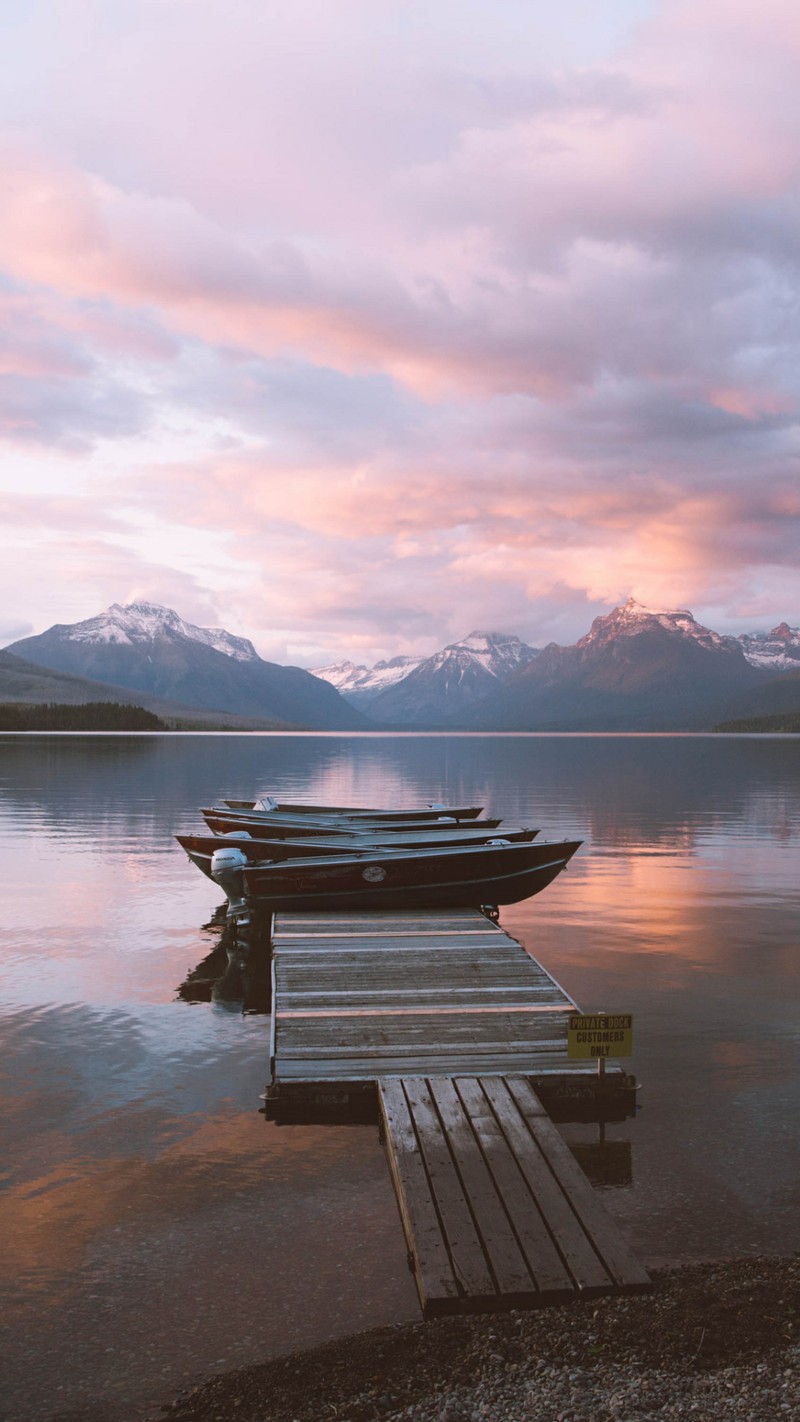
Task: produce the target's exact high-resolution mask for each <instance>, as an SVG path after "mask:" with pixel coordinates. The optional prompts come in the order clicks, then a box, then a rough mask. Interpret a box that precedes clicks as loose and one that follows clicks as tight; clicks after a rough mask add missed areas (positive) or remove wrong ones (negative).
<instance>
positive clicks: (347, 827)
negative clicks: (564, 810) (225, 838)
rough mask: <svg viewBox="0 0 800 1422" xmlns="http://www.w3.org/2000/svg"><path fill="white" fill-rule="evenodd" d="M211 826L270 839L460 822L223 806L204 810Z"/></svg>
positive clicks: (489, 825)
mask: <svg viewBox="0 0 800 1422" xmlns="http://www.w3.org/2000/svg"><path fill="white" fill-rule="evenodd" d="M200 813H201V815H202V816H203V819H204V820H205V822H206V824H207V825H208V827H209V829H212V830H214V832H215V833H216V834H227V833H228V831H229V830H249V831H250V832H251V833H257V834H259V835H261V836H264V835H268V836H269V838H270V839H292V838H297V837H298V836H300V835H306V834H310V835H316V836H317V837H319V836H320V835H326V834H358V833H362V832H367V833H369V832H370V831H372V830H375V829H379V830H383V831H391V832H395V831H413V830H421V829H432V830H433V829H438V828H439V827H441V828H442V829H448V828H450V829H452V828H453V826H455V825H457V824H458V823H459V821H458V820H456V819H455V818H454V817H453V816H451V815H440V816H439V817H438V818H436V819H434V820H413V819H412V820H381V819H375V820H371V819H369V818H368V817H367V816H366V815H362V816H360V817H359V818H358V819H357V820H356V819H347V818H344V817H342V816H338V815H335V814H330V815H328V816H327V817H326V816H324V815H283V814H278V813H277V811H274V812H273V811H269V812H268V813H264V812H261V813H260V814H259V813H256V812H255V811H252V810H228V809H224V808H221V807H220V806H212V807H211V808H210V809H205V810H201V811H200ZM500 823H501V821H500V820H498V819H491V820H470V821H469V822H468V825H467V826H465V828H472V827H473V826H476V827H477V826H480V828H482V829H496V828H497V826H498V825H499V824H500Z"/></svg>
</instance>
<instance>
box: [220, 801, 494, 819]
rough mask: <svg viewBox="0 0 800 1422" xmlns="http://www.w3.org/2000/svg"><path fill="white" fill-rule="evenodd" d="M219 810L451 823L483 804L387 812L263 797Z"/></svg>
mask: <svg viewBox="0 0 800 1422" xmlns="http://www.w3.org/2000/svg"><path fill="white" fill-rule="evenodd" d="M220 808H224V809H229V810H247V811H249V812H250V813H251V814H258V815H273V814H277V815H322V816H324V817H325V818H329V817H330V816H331V815H333V816H335V817H336V818H337V819H348V820H350V819H352V820H360V819H369V820H386V821H391V820H403V821H404V820H438V819H441V817H442V815H447V816H448V817H450V818H452V819H454V820H459V821H460V820H476V819H477V818H478V815H479V814H480V813H481V810H482V809H483V806H482V805H456V806H455V807H450V806H449V805H436V804H432V805H424V806H423V807H422V808H419V809H412V810H386V809H380V808H379V809H372V808H365V807H364V806H359V805H309V804H305V803H302V802H301V801H288V800H275V799H273V797H272V796H271V795H265V796H263V797H262V798H261V799H260V800H223V802H222V806H221V807H220Z"/></svg>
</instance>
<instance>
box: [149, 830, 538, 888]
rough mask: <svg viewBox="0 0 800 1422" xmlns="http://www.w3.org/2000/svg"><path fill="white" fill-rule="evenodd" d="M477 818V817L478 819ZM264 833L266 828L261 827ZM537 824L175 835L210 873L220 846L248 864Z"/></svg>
mask: <svg viewBox="0 0 800 1422" xmlns="http://www.w3.org/2000/svg"><path fill="white" fill-rule="evenodd" d="M481 823H483V822H481ZM262 833H263V834H265V835H266V830H264V831H262ZM537 834H538V830H535V829H526V828H516V827H512V828H507V827H505V826H504V827H503V829H502V835H501V834H500V831H498V830H497V829H492V828H480V827H479V825H478V824H473V825H470V826H469V827H467V826H466V825H465V826H461V825H452V826H447V827H446V828H445V827H442V828H441V829H424V830H419V831H414V830H395V829H393V828H389V829H388V830H387V829H380V830H379V829H374V830H369V831H366V830H360V831H358V832H346V831H343V832H342V833H340V834H337V835H333V834H326V835H324V836H320V837H316V836H312V835H305V836H301V837H299V838H297V839H288V838H287V839H268V838H263V839H262V838H261V837H260V836H257V835H256V834H255V833H253V834H251V833H250V832H249V831H247V830H245V831H229V832H228V833H227V834H225V835H215V834H178V835H176V836H175V838H176V839H177V841H178V844H179V845H180V846H181V848H182V849H184V850H185V851H186V853H187V854H188V856H189V858H190V859H191V861H192V863H193V864H196V865H197V867H198V869H202V871H203V873H204V874H207V875H208V877H209V878H210V877H211V860H212V857H213V855H214V854H215V853H216V852H217V851H218V850H220V849H226V848H231V847H233V848H235V849H239V850H241V852H242V853H243V854H244V856H245V858H246V860H247V862H248V863H249V864H257V863H265V862H270V861H272V862H275V861H277V860H281V859H302V858H304V857H305V858H315V859H316V858H318V857H323V858H324V857H325V856H327V857H331V856H332V855H340V854H360V855H364V854H370V853H374V851H375V850H376V849H381V848H382V849H385V850H386V851H387V852H391V853H392V854H395V853H396V852H398V851H400V850H403V849H424V848H433V847H435V846H438V847H440V848H441V847H447V846H455V845H468V844H486V842H487V841H491V840H492V839H497V838H498V837H501V838H502V840H503V841H506V842H508V843H515V844H516V843H525V842H529V841H530V840H533V839H535V838H536V835H537Z"/></svg>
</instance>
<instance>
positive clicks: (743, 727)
mask: <svg viewBox="0 0 800 1422" xmlns="http://www.w3.org/2000/svg"><path fill="white" fill-rule="evenodd" d="M714 730H715V731H729V732H740V731H750V732H751V733H752V734H753V735H759V734H761V735H762V736H763V735H767V734H770V733H772V734H775V733H780V734H783V735H785V734H792V733H794V734H797V733H798V732H800V711H787V712H786V713H785V714H784V715H783V716H747V717H745V718H744V719H743V720H741V721H721V722H720V724H719V725H718V726H715V727H714Z"/></svg>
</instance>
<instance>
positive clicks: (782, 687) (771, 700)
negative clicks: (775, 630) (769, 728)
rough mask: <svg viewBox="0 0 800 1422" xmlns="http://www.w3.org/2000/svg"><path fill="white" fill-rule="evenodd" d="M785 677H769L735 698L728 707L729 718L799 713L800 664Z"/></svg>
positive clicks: (729, 719) (739, 718)
mask: <svg viewBox="0 0 800 1422" xmlns="http://www.w3.org/2000/svg"><path fill="white" fill-rule="evenodd" d="M795 667H796V670H795V671H790V672H787V673H786V674H785V675H783V676H776V677H770V679H769V680H768V681H762V683H761V684H760V685H759V686H754V687H752V688H751V689H750V690H749V691H745V692H742V693H741V694H740V695H738V696H736V697H733V698H732V699H731V701H730V702H729V703H728V705H727V706H726V710H725V718H724V719H725V720H726V721H734V720H736V721H739V720H741V721H743V720H747V719H754V718H755V717H768V716H792V715H793V716H798V715H800V665H798V663H797V662H795Z"/></svg>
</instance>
